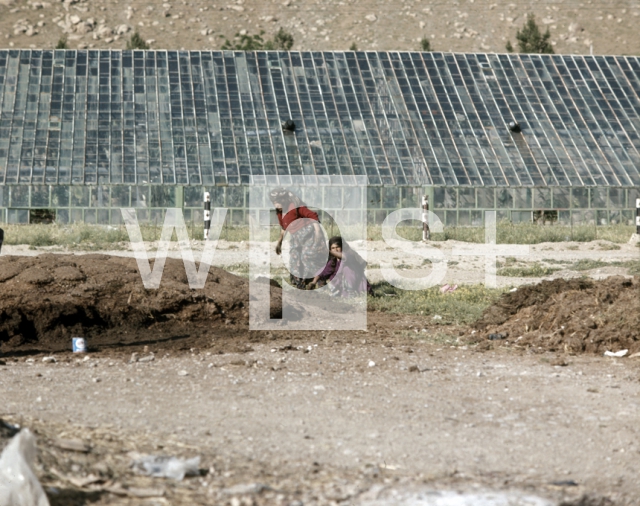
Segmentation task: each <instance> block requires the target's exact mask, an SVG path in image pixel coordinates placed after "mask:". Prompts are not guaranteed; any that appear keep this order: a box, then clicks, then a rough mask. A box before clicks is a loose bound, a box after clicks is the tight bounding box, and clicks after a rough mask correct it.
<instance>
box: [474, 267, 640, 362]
mask: <svg viewBox="0 0 640 506" xmlns="http://www.w3.org/2000/svg"><path fill="white" fill-rule="evenodd" d="M475 328H476V329H477V330H480V331H482V332H483V334H481V335H482V337H483V338H488V337H489V335H490V334H502V335H503V337H504V340H501V339H498V340H495V341H484V340H483V342H482V346H483V347H491V346H494V345H505V344H511V345H513V344H515V345H516V346H520V347H525V348H529V349H533V350H544V351H561V352H570V353H580V352H588V353H599V354H600V353H603V352H604V351H606V350H610V351H618V350H622V349H628V350H629V351H630V353H635V352H637V351H640V282H639V280H638V278H637V277H636V278H634V279H627V278H623V277H620V276H615V277H611V278H607V279H605V280H602V281H592V280H587V279H573V280H564V279H556V280H553V281H543V282H542V283H540V284H538V285H531V286H526V287H523V288H520V289H518V290H517V291H515V292H511V293H508V294H506V295H504V296H503V297H502V299H501V300H500V301H499V302H498V303H497V304H495V305H494V306H492V307H490V308H488V309H487V310H486V311H485V313H484V315H483V316H482V318H481V319H480V320H479V321H478V322H476V324H475Z"/></svg>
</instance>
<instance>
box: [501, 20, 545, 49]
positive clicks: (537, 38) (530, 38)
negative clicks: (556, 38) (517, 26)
mask: <svg viewBox="0 0 640 506" xmlns="http://www.w3.org/2000/svg"><path fill="white" fill-rule="evenodd" d="M550 38H551V34H550V33H549V28H547V31H546V32H545V33H542V32H541V31H540V28H538V25H537V24H536V20H535V16H534V15H533V14H529V15H528V16H527V21H526V22H525V24H524V26H523V27H522V30H518V31H517V32H516V40H517V41H518V52H520V53H541V54H553V53H554V51H553V46H552V45H551V42H549V39H550ZM506 49H507V51H509V52H510V53H512V52H513V46H512V45H511V41H508V42H507V46H506Z"/></svg>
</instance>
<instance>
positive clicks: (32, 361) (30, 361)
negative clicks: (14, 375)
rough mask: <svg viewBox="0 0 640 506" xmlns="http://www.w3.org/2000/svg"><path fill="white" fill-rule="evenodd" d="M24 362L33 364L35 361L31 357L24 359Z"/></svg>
mask: <svg viewBox="0 0 640 506" xmlns="http://www.w3.org/2000/svg"><path fill="white" fill-rule="evenodd" d="M25 362H26V363H27V364H33V363H34V362H35V359H33V358H28V359H27V360H25Z"/></svg>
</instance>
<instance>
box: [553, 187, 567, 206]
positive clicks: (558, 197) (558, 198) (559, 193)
mask: <svg viewBox="0 0 640 506" xmlns="http://www.w3.org/2000/svg"><path fill="white" fill-rule="evenodd" d="M570 207H571V188H554V189H553V208H554V209H569V208H570Z"/></svg>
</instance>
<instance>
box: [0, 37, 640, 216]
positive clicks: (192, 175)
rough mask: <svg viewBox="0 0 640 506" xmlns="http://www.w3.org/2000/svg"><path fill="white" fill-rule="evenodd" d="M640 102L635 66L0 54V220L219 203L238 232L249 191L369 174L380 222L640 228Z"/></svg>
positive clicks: (339, 55)
mask: <svg viewBox="0 0 640 506" xmlns="http://www.w3.org/2000/svg"><path fill="white" fill-rule="evenodd" d="M639 97H640V61H639V60H638V58H636V57H628V56H581V55H528V54H475V53H474V54H451V53H431V52H429V53H419V52H277V51H264V52H232V51H219V52H205V51H116V50H86V51H81V50H78V51H75V50H55V51H53V50H51V51H44V50H2V51H0V111H1V112H0V222H9V223H29V222H38V221H47V220H49V221H50V220H55V221H57V222H60V223H70V222H85V223H99V224H118V223H120V222H121V213H120V208H123V207H134V208H137V210H138V217H139V219H141V220H147V221H156V222H157V221H159V220H162V216H163V213H164V210H165V209H166V208H169V207H181V208H183V209H184V212H185V217H186V219H187V220H192V221H196V220H202V198H203V193H204V192H205V191H209V192H211V196H212V204H213V206H217V207H227V208H229V209H230V213H229V219H230V220H231V223H234V224H241V223H244V222H245V220H246V218H247V206H248V202H249V197H248V195H249V191H250V189H251V187H256V186H258V187H264V186H266V185H283V186H287V185H297V186H301V185H302V186H305V187H306V188H307V189H308V190H309V191H314V192H318V191H321V192H326V194H327V195H328V194H329V193H331V195H332V198H335V192H341V195H342V193H344V202H345V204H344V205H346V201H347V196H346V194H347V192H348V188H349V186H350V185H353V184H355V179H356V178H355V176H366V180H367V182H368V185H367V186H368V190H367V191H368V198H367V201H368V216H369V220H370V221H371V222H377V223H379V222H381V221H382V220H383V219H384V217H385V216H386V215H387V214H388V212H390V211H392V210H394V209H398V208H401V207H419V206H420V200H421V196H422V195H428V196H429V197H430V203H431V209H432V210H433V211H434V212H436V214H437V215H438V216H439V217H440V218H441V220H442V221H443V222H444V223H445V224H446V225H450V226H467V225H469V226H471V225H482V217H483V211H484V210H494V209H495V210H497V212H498V217H499V218H500V219H504V220H510V221H512V222H516V223H517V222H531V221H533V220H537V219H542V220H549V221H556V220H557V221H558V222H561V223H595V224H598V225H605V224H609V223H624V224H632V223H633V222H634V216H635V199H636V198H640V136H639V132H640V98H639ZM336 181H337V182H338V183H339V184H336ZM323 194H324V193H323ZM264 205H265V206H267V205H268V202H264ZM343 207H344V206H343Z"/></svg>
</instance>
